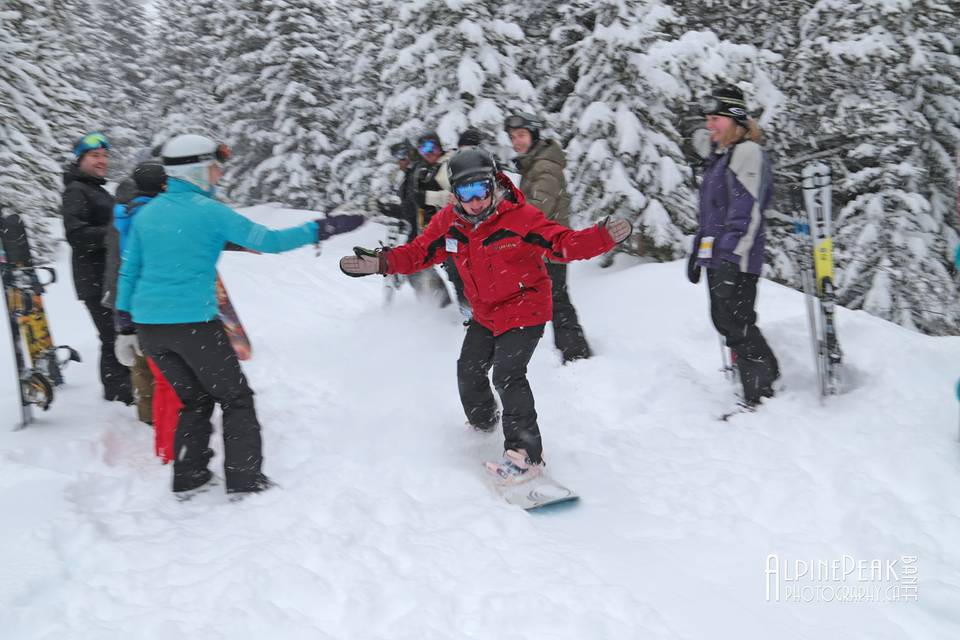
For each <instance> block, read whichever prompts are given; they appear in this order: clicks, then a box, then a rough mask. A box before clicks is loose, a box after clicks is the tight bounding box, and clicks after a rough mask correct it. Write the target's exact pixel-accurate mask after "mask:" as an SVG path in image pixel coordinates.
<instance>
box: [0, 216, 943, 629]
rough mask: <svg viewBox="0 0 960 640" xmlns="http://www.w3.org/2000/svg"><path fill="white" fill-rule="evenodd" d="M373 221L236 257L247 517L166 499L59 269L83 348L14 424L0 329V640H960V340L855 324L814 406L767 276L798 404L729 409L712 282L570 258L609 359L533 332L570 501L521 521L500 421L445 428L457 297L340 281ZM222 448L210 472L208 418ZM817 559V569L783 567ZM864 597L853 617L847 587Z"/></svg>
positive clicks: (540, 398)
mask: <svg viewBox="0 0 960 640" xmlns="http://www.w3.org/2000/svg"><path fill="white" fill-rule="evenodd" d="M247 213H248V215H250V216H251V217H253V218H255V219H257V220H259V221H261V222H264V223H266V224H268V225H271V226H276V227H280V226H286V225H289V224H294V223H299V222H301V221H303V220H306V219H309V218H310V217H311V214H310V213H308V212H298V211H290V210H284V209H279V208H271V207H258V208H253V209H249V210H248V211H247ZM383 236H384V229H383V227H381V226H379V225H376V224H373V223H370V224H367V225H365V226H364V227H361V228H360V229H359V230H357V231H355V232H353V233H351V234H349V235H347V236H342V237H338V238H334V239H332V240H330V241H328V242H327V243H325V244H324V246H323V252H322V255H320V256H319V257H318V256H315V255H314V251H313V250H312V249H310V248H305V249H301V250H298V251H295V252H292V253H288V254H283V255H276V256H274V255H249V254H227V255H224V257H223V258H222V260H221V272H222V274H223V276H224V279H225V281H226V283H227V287H228V289H229V291H230V294H231V296H232V298H233V301H234V303H235V305H236V307H237V309H238V312H239V314H240V316H241V318H242V320H243V322H244V323H245V325H246V328H247V331H248V332H249V334H250V336H251V339H252V341H253V348H254V357H253V360H251V361H249V362H247V363H245V364H244V369H245V370H246V372H247V375H248V376H249V378H250V382H251V384H252V386H253V388H254V390H255V391H256V401H257V409H258V411H259V415H260V419H261V422H262V424H263V436H264V447H265V467H264V468H265V471H266V472H267V473H268V474H269V475H270V476H271V477H272V478H273V479H274V480H275V481H276V482H277V483H279V485H280V487H279V488H276V489H274V490H271V491H269V492H267V493H265V494H262V495H257V496H253V497H250V498H248V499H246V500H244V501H242V502H237V503H231V502H229V501H227V500H226V498H225V497H224V495H223V493H222V489H221V490H217V491H215V492H212V493H209V494H206V495H203V496H200V497H198V498H196V499H194V500H193V501H190V502H187V503H178V502H177V501H175V500H174V498H173V497H172V495H171V493H170V490H169V486H170V473H171V470H170V467H168V466H163V465H161V464H160V463H159V462H158V460H157V459H155V458H154V457H153V453H152V432H151V430H150V428H149V427H147V426H145V425H143V424H140V423H138V422H137V421H136V418H135V415H134V411H133V408H130V407H124V406H120V405H118V404H116V403H107V402H105V401H103V400H101V392H100V387H99V383H98V381H97V375H96V360H97V355H96V354H97V342H96V338H95V334H94V329H93V325H92V323H91V321H90V320H89V317H88V315H87V313H86V310H85V309H84V308H83V306H82V305H81V304H80V303H78V302H77V301H76V300H75V299H74V296H73V290H72V285H71V284H70V282H71V279H70V274H69V260H68V257H67V252H66V251H64V252H63V254H62V255H61V256H60V260H59V267H60V271H61V278H60V282H59V283H58V284H56V285H54V286H53V287H51V290H50V292H49V297H48V306H49V310H50V316H51V323H52V329H53V332H54V336H55V338H56V340H57V341H58V342H61V343H68V344H71V345H73V346H75V347H77V348H78V349H79V350H80V351H81V352H82V354H83V356H84V362H83V363H82V364H80V365H72V366H71V367H70V368H69V369H68V370H67V372H66V377H67V379H68V383H67V385H66V386H65V387H63V388H62V389H60V390H59V392H58V397H57V399H56V402H55V404H54V405H53V407H52V408H51V409H50V410H49V411H48V412H45V413H41V414H39V417H38V419H37V422H36V423H35V424H33V425H32V426H30V427H29V428H28V429H26V430H22V431H13V430H11V429H12V427H13V426H14V424H15V422H16V416H17V406H16V399H15V396H14V386H13V375H12V374H11V373H10V363H11V358H10V354H9V343H8V342H7V341H6V339H5V336H4V341H2V342H0V345H3V346H2V348H0V351H2V352H0V364H2V368H0V371H2V378H0V380H2V387H0V388H2V392H0V404H2V406H0V416H2V418H3V420H2V422H3V429H2V430H0V469H2V473H0V513H2V514H3V515H2V520H3V526H2V528H0V629H2V632H0V636H2V637H3V638H4V639H5V640H21V639H29V640H42V639H46V638H51V639H54V638H55V639H56V640H63V639H65V638H70V639H113V638H116V639H121V638H122V639H129V638H187V637H200V638H207V639H211V640H213V639H217V638H224V639H227V638H229V639H231V640H239V639H242V638H280V639H286V638H291V639H299V638H304V639H319V638H343V639H349V640H364V639H374V638H384V639H391V640H392V639H410V640H424V639H460V638H471V639H473V638H475V639H487V638H524V639H536V640H542V639H561V638H563V639H568V638H569V639H571V640H572V639H577V640H580V639H584V638H591V639H592V638H623V639H633V638H644V639H657V638H680V639H690V640H694V639H702V638H713V639H720V638H731V639H737V640H749V639H754V638H757V639H761V638H763V639H767V638H770V637H776V638H778V640H792V639H801V638H802V639H813V638H816V639H821V638H868V639H870V640H886V639H891V640H892V639H908V638H909V639H911V640H915V639H917V638H924V639H926V638H930V639H935V638H936V639H941V638H942V639H949V638H958V637H960V606H958V602H960V545H958V541H960V445H958V443H957V402H956V400H955V398H954V396H953V383H954V380H955V378H956V376H957V375H958V373H960V339H958V338H931V337H925V336H922V335H918V334H916V333H912V332H910V331H907V330H905V329H902V328H900V327H897V326H894V325H892V324H889V323H886V322H883V321H881V320H878V319H876V318H873V317H871V316H868V315H866V314H864V313H860V312H849V311H847V310H844V309H841V310H840V311H839V318H838V326H839V335H840V339H841V342H842V345H843V349H844V354H845V358H846V361H847V363H848V364H849V368H848V379H849V383H850V384H849V386H850V388H849V390H848V392H847V393H846V394H844V395H842V396H839V397H834V398H830V399H829V400H828V401H827V402H826V403H824V404H821V403H820V402H819V400H818V398H817V395H816V393H815V375H814V370H813V366H812V357H811V353H810V345H809V342H808V334H807V326H806V316H805V310H804V302H803V298H802V296H801V295H799V294H797V293H796V292H794V291H791V290H789V289H786V288H783V287H780V286H778V285H776V284H773V283H771V282H767V281H764V282H763V283H762V284H761V287H760V300H759V314H760V325H761V327H762V329H763V331H764V332H765V334H766V335H767V337H768V339H769V341H770V343H771V345H772V346H773V349H774V350H775V351H776V353H777V355H778V357H779V358H780V363H781V367H782V369H783V373H784V383H785V385H786V388H785V390H784V391H782V393H781V394H780V395H779V396H778V397H777V398H776V399H774V400H773V401H771V402H770V403H769V404H768V405H766V406H764V407H763V408H762V410H761V411H760V412H758V413H756V414H753V415H743V416H738V417H736V418H735V419H734V420H732V421H731V422H729V423H723V422H718V421H717V420H716V419H715V418H714V416H715V415H717V414H719V413H721V412H723V411H724V410H726V409H728V408H729V407H731V405H732V404H733V403H734V397H733V393H732V389H731V385H730V383H729V382H727V381H726V380H725V379H724V378H723V376H722V375H721V373H719V372H718V367H719V365H720V350H719V346H718V342H717V336H716V334H715V332H714V330H713V328H712V326H711V325H710V322H709V318H708V312H707V298H706V294H705V291H704V287H703V285H701V286H693V285H690V284H689V283H687V282H686V280H685V278H684V266H683V264H682V263H680V262H675V263H668V264H652V263H650V264H638V263H636V262H632V261H630V260H627V259H620V258H618V260H617V262H616V264H615V265H614V266H613V267H611V268H609V269H601V268H600V267H599V265H598V264H597V263H596V262H593V263H578V264H576V265H574V266H573V267H572V268H571V290H572V296H573V300H574V303H575V304H576V306H577V309H578V311H579V313H580V317H581V320H582V322H583V325H584V327H585V328H586V331H587V335H588V337H589V339H590V342H591V344H592V346H593V348H594V350H595V351H596V356H595V357H594V358H592V359H591V360H589V361H583V362H579V363H576V364H574V365H572V366H567V367H564V366H561V364H560V359H559V356H558V353H557V352H556V350H555V349H554V348H553V345H552V343H551V335H550V331H549V329H548V331H547V335H546V336H545V338H544V340H543V342H541V344H540V347H539V349H538V351H537V353H536V354H535V356H534V358H533V361H532V363H531V365H530V380H531V383H532V386H533V389H534V392H535V394H536V399H537V410H538V412H539V416H540V425H541V428H542V431H543V438H544V444H545V457H546V460H547V462H548V465H549V467H548V468H549V470H550V471H551V472H552V474H553V475H554V477H556V478H557V479H558V480H560V481H561V482H565V483H567V484H568V485H570V486H571V487H573V488H574V489H576V490H577V491H578V492H579V493H580V494H581V496H582V499H581V501H580V502H579V503H578V504H576V505H575V506H573V507H572V508H567V509H564V510H557V511H553V512H549V513H543V514H531V513H526V512H523V511H521V510H519V509H517V508H514V507H511V506H508V505H507V504H505V503H503V502H502V501H501V500H500V499H498V498H497V497H496V496H495V495H494V494H493V492H492V491H491V490H490V489H489V487H488V485H487V484H486V482H485V479H484V475H483V473H484V472H483V470H482V468H481V462H482V461H483V460H485V459H490V458H494V457H497V456H498V455H499V453H500V449H501V439H500V438H501V435H500V433H499V432H498V433H497V434H495V435H485V434H479V433H474V432H472V431H470V430H468V429H466V428H465V427H464V426H463V422H464V418H463V415H462V412H461V409H460V403H459V400H458V396H457V387H456V379H455V375H456V374H455V372H456V360H457V356H458V353H459V348H460V342H461V339H462V336H463V328H462V326H461V325H460V321H459V318H458V316H457V312H456V311H455V309H454V307H450V308H447V309H445V310H437V309H432V308H428V307H425V306H422V305H420V304H418V303H417V302H416V300H415V299H414V296H413V293H412V290H410V288H409V287H406V288H405V289H403V290H402V291H401V292H400V294H399V295H398V296H397V298H396V300H395V301H394V303H393V304H392V305H391V306H390V307H389V308H385V307H384V304H383V299H384V292H383V288H384V281H383V279H382V278H379V277H371V278H365V279H351V278H347V277H345V276H343V275H342V274H341V273H340V271H339V269H338V268H337V259H338V258H339V257H340V256H341V255H343V254H345V253H347V252H348V251H349V250H350V247H352V246H353V245H355V244H363V245H367V246H371V245H374V246H375V245H376V242H377V240H378V239H380V238H382V237H383ZM215 419H216V420H219V418H215ZM217 429H219V426H218V427H217ZM214 446H215V448H216V449H217V451H218V455H217V457H216V458H214V461H213V464H214V469H215V470H217V472H218V473H222V470H221V468H220V465H222V457H221V456H220V455H219V452H220V451H221V450H222V444H221V442H220V441H219V431H218V432H217V433H216V434H215V440H214ZM803 563H806V564H807V565H810V566H814V567H816V566H817V565H818V563H820V564H821V565H822V567H821V569H822V571H820V574H819V575H813V574H812V573H811V574H810V575H808V576H807V577H806V578H800V577H797V576H796V575H795V574H796V572H797V569H798V566H799V567H801V568H802V566H804V565H803ZM831 563H833V564H839V566H840V567H842V572H841V573H842V575H833V576H830V575H827V567H828V566H829V565H830V564H831ZM854 563H855V564H854ZM881 564H882V567H883V571H882V572H881V571H880V570H879V569H877V570H876V572H874V570H873V567H878V566H881ZM771 567H773V568H774V570H773V571H772V572H771ZM851 567H855V570H853V569H851V571H849V572H848V571H847V569H849V568H851ZM865 568H866V569H867V570H866V571H865ZM881 573H882V575H880V574H881ZM811 576H812V578H815V579H812V578H811ZM797 587H809V590H808V591H807V592H805V593H804V592H802V591H798V590H797V589H796V588H797ZM841 588H843V589H841ZM855 588H860V589H861V592H860V593H862V594H866V595H865V596H861V599H862V600H863V599H864V598H865V601H860V602H849V601H844V599H846V600H850V599H854V598H853V597H851V596H850V594H851V593H857V592H855V591H854V589H855ZM791 593H792V594H794V595H793V596H791ZM796 594H800V595H801V597H796ZM842 594H846V595H842Z"/></svg>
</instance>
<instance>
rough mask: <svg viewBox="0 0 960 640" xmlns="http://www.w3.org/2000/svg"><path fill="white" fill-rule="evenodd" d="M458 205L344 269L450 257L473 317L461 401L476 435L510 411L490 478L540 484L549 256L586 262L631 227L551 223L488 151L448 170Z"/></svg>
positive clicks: (362, 270)
mask: <svg viewBox="0 0 960 640" xmlns="http://www.w3.org/2000/svg"><path fill="white" fill-rule="evenodd" d="M448 173H449V176H448V177H449V182H450V185H451V187H452V188H453V193H454V196H455V202H454V203H453V204H449V205H447V206H446V207H444V208H443V209H441V210H440V211H439V212H438V213H437V214H436V215H435V216H433V219H432V220H431V221H430V224H429V225H428V226H427V228H426V229H425V230H424V232H423V233H422V234H420V235H419V236H418V237H417V238H416V239H414V240H413V242H411V243H409V244H405V245H402V246H399V247H396V248H393V249H384V250H378V251H370V250H366V249H359V248H358V249H357V250H356V254H357V255H354V256H347V257H344V258H342V259H341V260H340V268H341V270H343V272H344V273H346V274H347V275H350V276H365V275H371V274H374V273H380V274H390V273H413V272H416V271H419V270H421V269H429V268H431V267H432V265H435V264H440V263H441V262H443V261H444V260H446V259H447V258H453V261H454V265H455V266H456V268H457V270H458V271H459V272H460V276H461V277H462V278H463V283H464V290H465V293H466V296H467V299H468V300H469V301H470V304H471V306H472V307H473V318H472V319H471V320H470V324H469V326H468V328H467V333H466V335H465V336H464V340H463V347H462V349H461V351H460V359H459V360H458V361H457V382H458V387H459V390H460V400H461V402H462V404H463V409H464V412H465V413H466V416H467V420H468V422H469V424H470V425H471V426H473V427H474V428H475V429H478V430H480V431H492V430H493V429H494V428H495V427H496V425H497V421H498V415H497V404H496V401H495V400H494V396H493V391H492V390H491V389H490V380H489V378H488V376H487V374H488V372H489V371H490V370H491V368H492V369H493V385H494V387H495V388H496V391H497V393H498V394H499V396H500V401H501V403H502V405H503V435H504V439H505V441H504V455H503V458H502V459H501V460H500V461H497V462H490V463H487V469H488V470H489V471H490V472H491V473H492V474H494V475H495V477H496V478H497V479H498V480H499V481H501V482H503V483H504V484H515V483H519V482H524V481H526V480H529V479H531V478H533V477H536V476H537V475H538V474H539V473H540V471H541V469H542V466H543V445H542V443H541V440H540V429H539V426H538V425H537V412H536V409H535V408H534V400H533V392H532V391H531V389H530V383H529V382H528V381H527V364H528V363H529V362H530V358H531V357H532V356H533V351H534V349H535V348H536V346H537V343H538V342H539V341H540V338H541V336H543V328H544V325H545V323H546V322H547V321H548V320H550V318H551V317H552V315H553V298H552V296H551V292H550V288H551V283H550V276H549V275H548V274H547V269H546V266H545V263H544V261H543V258H544V256H550V257H552V258H554V259H556V260H563V261H570V260H585V259H588V258H592V257H594V256H597V255H600V254H602V253H605V252H607V251H609V250H610V249H612V248H613V246H614V245H615V244H616V243H617V242H621V241H623V240H624V239H626V238H627V236H628V235H629V234H630V223H629V222H627V221H625V220H611V221H609V222H606V221H605V222H604V223H601V224H598V225H596V226H594V227H591V228H589V229H584V230H582V231H573V230H571V229H569V228H567V227H565V226H563V225H561V224H559V223H557V222H555V221H553V220H548V219H547V218H546V217H545V216H544V215H543V212H541V211H540V210H539V209H537V208H536V207H534V206H533V205H530V204H528V203H527V202H526V200H525V198H524V196H523V194H522V193H521V192H520V191H519V190H518V189H517V188H516V187H514V186H513V184H512V183H511V182H510V180H509V178H507V177H506V176H505V175H504V174H503V173H502V172H500V171H498V170H497V166H496V161H495V160H494V159H493V157H492V156H491V155H490V154H488V153H487V152H485V151H483V150H481V149H464V150H462V151H458V152H457V153H456V154H455V155H454V156H453V157H452V158H451V159H450V162H449V165H448Z"/></svg>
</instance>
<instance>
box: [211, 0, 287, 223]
mask: <svg viewBox="0 0 960 640" xmlns="http://www.w3.org/2000/svg"><path fill="white" fill-rule="evenodd" d="M267 16H268V11H267V9H266V8H265V7H264V5H263V3H262V2H260V1H259V0H241V1H239V2H237V3H236V4H235V5H234V7H233V9H232V10H231V11H228V12H225V13H224V14H223V16H222V22H221V30H222V37H221V39H220V47H219V50H218V52H217V56H218V57H219V59H220V60H222V65H223V67H222V73H221V74H220V76H219V77H218V78H216V80H215V82H214V84H213V88H214V90H215V94H216V100H217V102H218V103H219V104H220V116H219V117H220V119H221V121H222V123H223V136H224V140H225V142H226V143H227V144H228V145H229V146H230V147H231V149H232V152H233V155H232V157H231V159H230V162H229V164H228V166H227V172H226V174H225V176H224V186H225V189H226V192H227V194H228V195H229V197H230V199H231V200H232V201H234V202H236V203H237V204H240V205H247V204H254V203H257V202H261V201H263V200H264V199H265V197H264V191H263V185H262V184H261V182H260V180H259V178H258V176H257V175H255V173H254V169H256V167H257V166H258V165H260V164H261V163H262V162H264V161H266V160H267V159H268V158H269V157H270V155H271V153H272V150H273V146H274V143H275V141H276V140H275V135H274V132H273V129H272V127H271V126H270V125H271V124H272V122H273V114H272V113H271V111H270V103H269V102H268V101H267V99H266V95H265V94H264V78H263V74H264V63H263V51H264V49H266V47H267V44H268V42H269V39H268V38H269V36H268V34H267V29H266V28H267Z"/></svg>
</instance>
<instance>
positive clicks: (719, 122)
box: [687, 87, 780, 408]
mask: <svg viewBox="0 0 960 640" xmlns="http://www.w3.org/2000/svg"><path fill="white" fill-rule="evenodd" d="M704 111H705V115H706V118H707V130H708V131H709V132H710V153H709V154H708V157H707V158H706V162H705V168H704V173H703V180H702V182H701V183H700V217H699V220H700V227H699V229H698V230H697V233H696V236H695V237H694V244H693V253H692V255H691V256H690V261H689V263H688V268H687V277H688V278H689V280H690V281H691V282H693V283H697V282H699V281H700V268H701V267H703V268H705V269H706V270H707V283H708V284H709V286H710V317H711V319H712V320H713V324H714V326H715V327H716V328H717V331H719V332H720V334H721V335H723V336H724V337H725V338H726V341H727V346H728V347H730V349H731V350H732V351H733V353H734V355H735V357H736V363H737V366H738V368H739V370H740V380H741V382H742V384H743V401H742V402H743V405H744V406H746V407H747V408H753V407H756V406H757V405H758V404H760V402H761V401H762V399H763V398H769V397H772V396H773V393H774V390H773V383H774V381H775V380H777V378H779V377H780V366H779V364H778V363H777V358H776V356H774V355H773V351H772V350H771V349H770V345H768V344H767V341H766V340H765V339H764V337H763V334H762V333H760V329H759V328H758V327H757V312H756V309H755V305H756V299H757V280H758V279H759V277H760V272H761V269H762V268H763V259H764V243H765V235H766V225H765V223H764V215H763V213H764V209H766V208H767V205H768V204H769V203H770V198H771V195H772V186H773V185H772V184H771V177H772V172H771V167H770V162H769V160H768V159H767V157H766V154H765V153H764V150H763V148H762V147H761V146H760V145H759V144H758V142H759V141H760V139H761V133H760V129H759V127H758V126H757V124H756V122H755V121H754V120H753V119H752V118H750V117H749V116H748V115H747V106H746V101H745V100H744V97H743V92H742V91H740V89H738V88H736V87H722V88H720V89H718V90H715V91H714V92H713V95H712V96H711V101H710V104H709V106H708V107H707V108H706V109H705V110H704Z"/></svg>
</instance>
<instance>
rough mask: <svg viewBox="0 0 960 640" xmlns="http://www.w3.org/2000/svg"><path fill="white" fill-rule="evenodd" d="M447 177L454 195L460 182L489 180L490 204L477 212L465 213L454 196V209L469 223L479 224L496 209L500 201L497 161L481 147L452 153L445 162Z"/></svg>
mask: <svg viewBox="0 0 960 640" xmlns="http://www.w3.org/2000/svg"><path fill="white" fill-rule="evenodd" d="M447 178H448V179H449V180H450V188H451V189H452V190H453V191H454V195H456V190H457V187H458V186H460V185H462V184H466V183H468V182H477V181H480V180H486V181H489V182H490V189H491V192H492V193H493V198H492V199H491V200H490V206H489V207H487V208H485V209H484V210H483V211H481V212H479V213H477V214H470V213H467V211H466V209H464V208H463V204H462V203H461V202H460V200H459V199H458V198H455V199H456V204H455V205H454V207H453V209H454V211H456V213H457V215H458V216H460V217H461V218H463V219H464V220H466V221H467V222H469V223H470V224H474V225H476V224H480V223H481V222H483V221H484V220H486V219H487V218H489V217H490V216H491V215H493V213H494V212H495V211H496V210H497V205H498V204H499V203H500V197H499V196H498V195H497V193H498V189H497V161H496V160H494V158H493V156H492V155H490V154H489V153H487V152H486V151H484V150H483V149H481V148H479V147H469V148H467V149H461V150H460V151H457V152H456V153H455V154H453V157H451V158H450V161H449V162H448V163H447Z"/></svg>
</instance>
